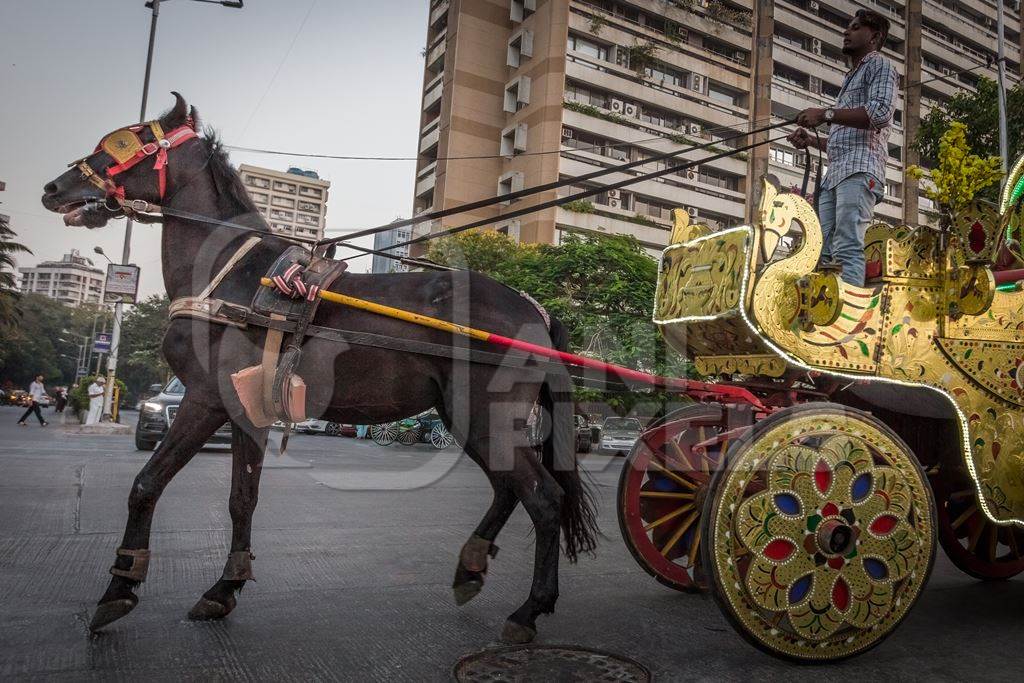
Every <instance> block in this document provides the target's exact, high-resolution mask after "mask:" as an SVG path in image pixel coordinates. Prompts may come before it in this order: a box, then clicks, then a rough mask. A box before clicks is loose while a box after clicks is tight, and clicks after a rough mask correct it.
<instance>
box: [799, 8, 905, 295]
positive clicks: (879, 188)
mask: <svg viewBox="0 0 1024 683" xmlns="http://www.w3.org/2000/svg"><path fill="white" fill-rule="evenodd" d="M888 35H889V20H888V19H886V18H885V17H883V16H882V15H881V14H879V13H878V12H875V11H873V10H858V11H857V14H856V16H854V18H853V20H852V21H851V22H850V25H849V26H848V27H847V28H846V31H845V32H844V33H843V54H844V55H846V56H847V57H849V58H850V61H851V65H852V68H851V70H850V72H849V73H848V74H847V75H846V79H845V80H844V81H843V87H842V90H840V91H839V97H838V98H837V99H836V106H835V108H832V109H819V108H810V109H805V110H803V111H802V112H800V114H799V116H797V123H799V124H800V125H801V126H807V127H809V128H815V127H817V126H819V125H821V124H822V123H828V124H829V131H828V140H827V141H821V140H819V139H818V138H817V137H816V136H811V134H810V133H808V132H807V131H806V130H804V129H803V128H798V129H797V130H796V132H794V133H793V134H792V135H790V136H789V141H790V142H791V143H792V144H793V146H794V147H796V148H797V149H807V148H808V147H814V148H815V149H819V150H822V151H825V152H827V153H828V173H827V174H826V175H825V180H824V181H823V182H822V184H821V187H819V188H818V216H819V218H820V219H821V234H822V238H823V245H822V248H821V262H822V263H824V264H828V263H838V264H839V265H840V266H842V269H843V271H842V278H843V281H844V282H847V283H849V284H851V285H854V286H857V287H862V286H863V285H864V234H865V233H866V232H867V229H868V223H870V222H871V217H872V214H873V213H874V209H875V204H877V203H878V202H879V201H881V199H882V197H884V196H885V164H886V159H887V157H888V156H889V134H890V132H892V119H893V113H894V111H895V108H896V89H897V83H898V82H899V75H898V74H897V72H896V67H894V66H893V65H892V62H890V61H889V60H888V59H886V58H885V57H883V56H882V47H883V46H884V45H885V40H886V38H887V37H888Z"/></svg>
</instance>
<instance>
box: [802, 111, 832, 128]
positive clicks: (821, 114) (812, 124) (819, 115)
mask: <svg viewBox="0 0 1024 683" xmlns="http://www.w3.org/2000/svg"><path fill="white" fill-rule="evenodd" d="M825 111H826V110H824V109H819V108H818V107H811V108H810V109H804V110H803V111H802V112H800V113H799V114H798V115H797V117H796V122H797V123H798V124H800V125H801V126H806V127H808V128H817V127H818V126H820V125H821V124H823V123H825Z"/></svg>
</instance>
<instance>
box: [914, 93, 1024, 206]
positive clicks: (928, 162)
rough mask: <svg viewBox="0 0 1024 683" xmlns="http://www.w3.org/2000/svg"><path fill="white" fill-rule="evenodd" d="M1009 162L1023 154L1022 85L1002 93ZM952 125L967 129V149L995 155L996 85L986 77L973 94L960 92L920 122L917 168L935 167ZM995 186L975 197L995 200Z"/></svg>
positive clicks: (917, 141) (1023, 115)
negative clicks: (958, 124) (961, 124)
mask: <svg viewBox="0 0 1024 683" xmlns="http://www.w3.org/2000/svg"><path fill="white" fill-rule="evenodd" d="M1006 116H1007V131H1008V133H1009V140H1008V147H1009V151H1010V158H1009V159H1008V161H1009V163H1010V164H1012V163H1013V161H1014V160H1015V159H1017V158H1018V157H1019V156H1020V155H1021V154H1024V84H1020V83H1018V84H1017V85H1016V86H1015V87H1014V88H1012V89H1010V90H1009V91H1008V92H1007V93H1006ZM953 122H960V123H963V124H965V125H966V126H967V129H968V131H967V139H968V140H970V143H971V150H972V151H973V152H974V153H975V154H977V155H978V156H980V157H995V156H999V86H998V84H997V83H996V82H995V81H993V80H990V79H988V78H982V79H980V80H979V82H978V89H977V92H968V91H961V92H959V93H957V94H956V95H954V96H953V97H952V98H951V99H950V101H949V103H948V104H946V105H944V106H942V107H936V108H935V109H932V110H931V112H929V114H928V116H926V117H924V118H923V119H922V120H921V127H920V128H919V129H918V132H917V138H916V140H915V141H914V146H915V147H916V148H917V150H918V151H919V152H920V153H921V165H922V166H924V167H926V168H934V167H936V166H938V164H939V152H940V150H941V146H942V136H943V135H945V133H946V131H947V130H949V128H950V125H951V124H952V123H953ZM997 195H998V188H997V187H990V188H988V189H987V190H985V191H983V192H982V193H980V194H979V196H980V197H982V198H983V199H988V200H989V201H996V200H997Z"/></svg>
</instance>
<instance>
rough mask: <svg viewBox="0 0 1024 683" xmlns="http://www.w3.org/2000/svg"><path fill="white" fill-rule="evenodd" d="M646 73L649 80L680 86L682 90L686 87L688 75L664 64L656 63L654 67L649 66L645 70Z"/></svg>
mask: <svg viewBox="0 0 1024 683" xmlns="http://www.w3.org/2000/svg"><path fill="white" fill-rule="evenodd" d="M644 73H645V74H646V76H647V78H650V79H651V80H654V81H661V82H662V83H671V84H672V85H676V86H679V87H680V88H684V87H686V74H685V73H683V72H682V71H679V70H678V69H673V68H672V67H670V66H669V65H668V64H663V63H662V62H656V63H655V64H654V66H649V67H647V68H646V69H644Z"/></svg>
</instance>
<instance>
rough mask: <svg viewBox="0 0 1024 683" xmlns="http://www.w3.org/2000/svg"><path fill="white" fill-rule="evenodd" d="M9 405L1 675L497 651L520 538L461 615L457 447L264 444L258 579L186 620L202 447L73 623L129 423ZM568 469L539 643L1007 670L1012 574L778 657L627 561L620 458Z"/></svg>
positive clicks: (1016, 600)
mask: <svg viewBox="0 0 1024 683" xmlns="http://www.w3.org/2000/svg"><path fill="white" fill-rule="evenodd" d="M49 414H50V413H48V415H49ZM16 419H17V411H16V410H15V409H13V408H0V679H3V680H25V679H47V680H50V679H57V680H76V681H78V680H94V679H103V680H109V679H129V678H130V679H134V680H223V679H230V680H274V681H279V680H359V681H363V680H382V681H405V680H409V681H423V680H427V681H433V680H446V679H449V677H450V675H451V668H452V666H453V664H454V663H455V661H456V660H457V659H458V658H459V657H460V656H462V655H464V654H467V653H471V652H475V651H478V650H480V649H483V648H487V647H489V646H493V645H495V644H496V639H497V637H498V635H499V633H500V630H501V626H502V624H503V622H504V620H505V618H506V616H507V615H508V614H509V613H511V612H512V611H513V610H514V609H515V608H516V607H518V605H519V604H520V603H521V602H522V601H523V600H524V599H525V598H526V595H527V592H528V590H529V583H530V578H531V574H532V559H533V537H532V534H531V530H530V524H529V520H528V518H527V517H526V515H525V513H523V512H522V510H521V509H520V510H517V511H516V513H515V514H514V515H513V517H512V519H511V521H510V522H509V524H508V526H507V527H506V528H505V530H504V531H503V533H502V534H501V536H500V537H499V538H498V544H499V545H500V546H501V553H500V554H499V556H498V558H497V559H496V560H494V561H492V564H491V570H490V574H489V576H488V583H487V585H486V586H485V587H484V590H483V592H482V593H481V594H480V595H479V596H478V597H477V598H476V599H475V600H473V601H472V602H470V603H469V604H467V605H466V606H464V607H462V608H457V607H456V606H455V604H454V602H453V600H452V595H451V588H450V585H451V579H452V574H453V570H454V568H455V563H456V556H457V553H458V550H459V548H460V546H461V545H462V543H463V542H464V541H465V539H466V538H467V537H468V535H469V534H470V532H471V531H472V529H473V527H474V526H475V525H476V523H477V522H478V521H479V519H480V517H481V516H482V515H483V513H484V511H485V509H486V507H487V505H488V504H489V501H490V494H489V491H490V487H489V486H488V484H487V482H486V480H485V478H484V476H483V475H482V473H481V472H480V471H479V470H478V469H477V468H476V467H475V465H473V464H472V463H471V462H469V461H468V460H467V459H466V458H464V457H459V456H458V454H457V453H456V452H455V451H449V452H446V453H441V454H439V453H438V452H436V451H434V450H433V449H432V448H431V447H430V446H429V445H420V446H413V447H402V446H397V445H396V446H390V447H387V448H381V447H378V446H375V445H374V444H373V443H371V442H369V441H356V440H353V439H349V438H345V437H337V438H336V437H326V436H297V437H294V438H293V440H292V444H291V446H290V447H289V453H288V455H287V456H286V457H283V458H276V457H275V456H268V467H267V469H266V470H265V472H264V474H263V484H262V489H261V492H260V503H259V507H258V509H257V511H256V515H255V520H254V532H253V539H254V540H253V544H254V552H255V555H256V560H255V562H254V571H255V574H256V577H257V581H256V582H255V583H251V584H249V585H248V586H246V588H245V590H244V591H243V592H242V593H241V596H240V597H239V603H238V608H237V609H236V610H235V612H234V613H232V614H231V615H230V616H229V617H228V618H227V619H226V620H224V621H221V622H216V623H192V622H189V621H187V620H186V618H185V615H186V613H187V611H188V609H189V608H190V607H191V606H192V604H193V603H194V602H195V601H196V599H197V598H198V597H199V596H200V595H201V594H202V593H203V591H204V590H206V589H207V588H208V587H209V586H210V585H212V583H213V582H214V581H215V580H216V578H217V577H218V576H219V575H220V571H221V568H222V566H223V563H224V559H225V557H226V554H227V550H228V541H229V534H230V521H229V518H228V511H227V501H228V489H229V484H230V457H229V455H228V453H227V451H226V450H223V449H209V450H205V451H203V452H202V453H200V454H199V455H198V456H197V457H196V458H195V459H194V460H193V461H192V462H191V463H190V464H189V465H188V467H186V468H185V469H184V470H183V471H182V472H181V473H180V474H179V475H178V477H177V478H176V479H175V480H174V481H173V482H172V484H171V485H170V487H169V488H168V490H167V492H166V493H165V495H164V496H163V498H162V499H161V500H160V503H159V505H158V507H157V511H156V519H155V522H154V526H153V539H152V549H153V561H152V564H151V566H150V572H149V580H148V581H147V582H146V583H145V584H144V585H143V586H142V587H141V589H140V591H139V595H140V597H141V602H140V603H139V606H138V607H137V608H136V610H135V611H134V612H133V613H132V614H130V615H129V616H128V617H126V618H125V619H123V620H121V621H119V622H117V623H116V624H114V625H112V626H111V627H109V628H108V630H107V631H106V632H104V633H101V634H98V635H94V636H90V635H89V633H88V630H87V624H88V622H89V618H90V616H91V613H92V609H93V606H94V605H95V601H96V600H97V599H98V598H99V596H100V595H101V593H102V592H103V589H104V587H105V585H106V582H107V579H108V578H109V577H108V574H107V568H108V567H109V566H110V564H111V562H112V561H113V559H114V549H115V548H116V547H117V545H118V543H119V541H120V536H121V532H122V529H123V524H124V520H125V516H126V500H127V495H128V491H129V488H130V486H131V483H132V480H133V478H134V476H135V474H136V473H137V472H138V470H139V468H140V467H141V466H142V464H143V463H144V462H145V460H146V458H147V457H148V455H149V454H147V453H142V452H139V451H136V450H135V449H134V446H133V443H132V441H131V439H130V438H128V437H108V438H104V437H95V436H73V435H70V434H65V433H64V432H62V430H61V429H60V428H59V426H58V425H56V424H53V425H51V426H50V427H47V428H45V429H42V428H40V427H39V426H38V425H37V424H33V423H30V426H28V427H17V426H16V425H15V420H16ZM51 422H55V421H54V420H52V419H51ZM586 463H587V466H588V468H590V469H591V470H592V471H593V477H594V480H595V483H596V484H597V491H598V495H599V497H600V502H601V514H600V521H601V529H602V532H603V535H604V538H603V539H602V543H601V546H600V548H599V550H598V552H597V554H596V556H594V557H587V558H584V559H582V560H581V561H580V562H579V564H578V565H569V564H568V563H565V562H563V563H562V571H561V575H560V592H561V598H560V600H559V603H558V609H557V612H556V613H555V614H554V615H552V616H549V617H543V618H542V619H541V620H540V621H539V625H540V634H539V637H538V642H539V643H544V644H562V645H578V646H583V647H588V648H596V649H601V650H608V651H611V652H614V653H619V654H623V655H627V656H630V657H633V658H635V659H636V660H638V661H640V662H641V663H642V664H644V665H645V666H647V667H648V668H649V669H650V670H651V671H652V672H653V673H654V674H655V677H656V679H658V680H680V679H686V680H694V679H701V680H706V679H714V680H757V679H772V680H776V679H784V678H785V679H791V680H831V679H835V680H849V679H853V678H856V679H861V680H864V679H886V680H890V679H892V680H894V679H903V680H905V679H915V680H919V679H929V680H965V679H969V680H980V679H986V680H1019V677H1020V671H1021V669H1022V665H1024V655H1022V653H1021V643H1024V581H1022V580H1013V581H1008V582H1002V583H989V584H984V583H979V582H977V581H974V580H972V579H970V578H969V577H967V576H965V575H963V574H960V573H959V572H958V571H957V570H956V569H955V568H954V567H952V565H950V564H949V562H948V561H947V560H946V559H945V558H944V557H939V558H938V560H937V562H936V568H935V571H934V573H933V575H932V578H931V581H930V583H929V585H928V587H927V589H926V591H925V593H924V594H923V596H922V598H921V600H920V601H919V603H918V605H917V607H916V608H915V610H914V611H913V612H912V613H911V614H910V616H909V617H908V618H907V620H906V621H905V622H904V624H903V625H902V626H901V627H900V628H899V630H898V631H897V632H896V633H895V634H894V635H893V636H892V637H890V638H889V639H888V640H887V641H885V642H884V643H883V644H882V645H881V646H879V647H878V648H876V649H875V650H873V651H871V652H870V653H868V654H867V655H863V656H861V657H858V658H855V659H853V660H850V661H846V662H843V663H840V664H835V665H829V666H797V665H792V664H786V663H783V662H780V661H777V660H775V659H772V658H771V657H769V656H767V655H765V654H762V653H760V652H759V651H757V650H755V649H753V648H752V647H751V646H750V645H748V644H746V643H745V642H744V641H743V640H742V639H741V638H740V637H739V636H737V635H736V634H735V633H734V632H733V630H732V628H731V627H730V626H729V625H728V623H727V622H726V620H725V619H724V617H723V616H722V615H721V614H720V613H719V611H718V608H717V607H716V605H715V603H714V602H713V601H712V600H710V599H708V598H706V597H701V596H695V595H687V594H681V593H676V592H673V591H671V590H669V589H667V588H664V587H663V586H661V585H660V584H658V583H656V582H655V581H653V580H652V579H650V578H649V577H648V576H647V574H645V573H644V572H643V571H642V570H641V569H640V568H639V567H637V566H636V565H635V564H634V562H633V559H632V558H631V556H630V555H629V553H628V551H627V550H626V548H625V547H624V545H623V543H622V540H621V537H620V533H619V528H618V524H617V522H616V519H615V508H614V500H615V498H614V496H615V486H616V481H617V478H618V472H619V468H620V467H621V463H622V460H621V459H618V460H615V459H611V458H604V457H596V456H595V457H589V458H587V460H586Z"/></svg>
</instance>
